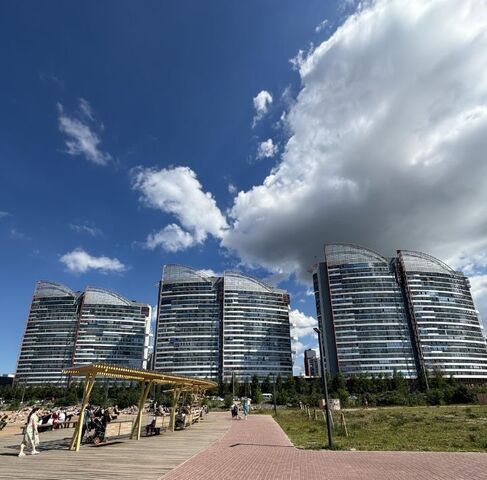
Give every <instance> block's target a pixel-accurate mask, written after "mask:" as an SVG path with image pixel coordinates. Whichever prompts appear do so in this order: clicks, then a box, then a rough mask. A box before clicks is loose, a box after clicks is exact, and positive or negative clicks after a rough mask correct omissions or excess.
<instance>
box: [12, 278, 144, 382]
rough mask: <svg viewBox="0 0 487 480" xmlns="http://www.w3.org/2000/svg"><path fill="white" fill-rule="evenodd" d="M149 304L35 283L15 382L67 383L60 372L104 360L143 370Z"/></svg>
mask: <svg viewBox="0 0 487 480" xmlns="http://www.w3.org/2000/svg"><path fill="white" fill-rule="evenodd" d="M149 322H150V306H149V305H146V304H142V303H137V302H132V301H129V300H127V299H125V298H123V297H121V296H120V295H117V294H116V293H113V292H110V291H108V290H102V289H95V288H87V289H86V291H84V292H74V291H72V290H70V289H69V288H67V287H65V286H63V285H59V284H57V283H54V282H47V281H41V282H37V285H36V289H35V291H34V295H33V298H32V303H31V307H30V311H29V317H28V319H27V324H26V328H25V332H24V337H23V340H22V345H21V349H20V355H19V359H18V363H17V372H16V375H15V382H16V383H20V384H43V383H59V384H65V383H66V382H67V381H68V378H67V377H66V376H65V375H63V374H62V369H63V368H67V367H71V366H73V365H81V364H90V363H95V362H104V363H112V364H118V365H123V366H127V367H135V368H141V367H142V368H145V367H146V361H147V348H148V340H149V328H150V323H149Z"/></svg>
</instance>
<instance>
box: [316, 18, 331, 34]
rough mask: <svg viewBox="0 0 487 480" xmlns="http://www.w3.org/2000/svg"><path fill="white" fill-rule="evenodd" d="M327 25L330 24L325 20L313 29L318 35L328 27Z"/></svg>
mask: <svg viewBox="0 0 487 480" xmlns="http://www.w3.org/2000/svg"><path fill="white" fill-rule="evenodd" d="M329 23H330V22H329V21H328V20H327V19H326V18H325V19H324V20H323V21H322V22H320V23H319V24H318V25H317V26H316V27H315V33H320V32H321V31H323V30H324V29H325V28H326V27H327V26H328V25H329Z"/></svg>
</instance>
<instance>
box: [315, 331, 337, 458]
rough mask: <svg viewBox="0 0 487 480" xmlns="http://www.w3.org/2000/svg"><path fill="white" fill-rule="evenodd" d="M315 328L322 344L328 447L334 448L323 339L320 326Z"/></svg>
mask: <svg viewBox="0 0 487 480" xmlns="http://www.w3.org/2000/svg"><path fill="white" fill-rule="evenodd" d="M313 330H314V331H315V332H316V333H317V334H318V344H319V346H320V363H321V383H322V385H323V394H324V395H325V414H326V429H327V431H328V447H329V448H333V435H332V432H331V418H330V403H329V401H328V384H327V381H326V368H325V355H324V350H323V339H322V338H321V330H320V329H319V328H317V327H314V328H313Z"/></svg>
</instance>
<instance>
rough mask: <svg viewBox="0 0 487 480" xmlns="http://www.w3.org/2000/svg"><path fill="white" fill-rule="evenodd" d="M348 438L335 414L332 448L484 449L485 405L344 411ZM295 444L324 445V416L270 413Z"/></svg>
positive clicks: (286, 411) (486, 446)
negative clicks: (273, 414)
mask: <svg viewBox="0 0 487 480" xmlns="http://www.w3.org/2000/svg"><path fill="white" fill-rule="evenodd" d="M343 413H344V415H345V420H346V424H347V428H348V435H349V436H348V437H346V436H345V434H344V432H343V429H342V428H341V422H340V420H339V414H337V412H334V414H333V415H334V423H335V429H334V440H335V444H336V448H337V449H344V450H349V449H352V448H354V449H357V450H410V451H413V450H419V451H441V452H452V451H465V452H479V451H484V452H485V451H487V406H485V405H482V406H480V405H472V406H440V407H390V408H385V407H383V408H377V409H373V408H371V409H368V410H343ZM274 418H275V419H276V420H277V422H278V423H279V425H280V426H281V428H282V429H283V430H284V431H285V432H286V434H287V435H288V437H289V438H290V440H291V441H292V442H293V443H294V445H295V446H296V447H298V448H305V449H320V448H325V446H326V445H328V440H327V436H326V425H325V422H324V420H323V414H322V413H321V412H319V411H318V420H314V417H313V415H312V417H311V419H308V417H307V415H306V414H305V413H304V411H301V410H299V409H282V410H278V413H277V416H274Z"/></svg>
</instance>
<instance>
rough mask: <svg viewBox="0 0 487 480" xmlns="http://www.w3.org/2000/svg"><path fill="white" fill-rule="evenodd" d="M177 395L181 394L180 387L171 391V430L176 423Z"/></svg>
mask: <svg viewBox="0 0 487 480" xmlns="http://www.w3.org/2000/svg"><path fill="white" fill-rule="evenodd" d="M179 395H181V389H180V388H175V389H174V390H173V392H172V412H171V423H172V431H173V432H174V427H175V424H176V405H177V404H178V401H179Z"/></svg>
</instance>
